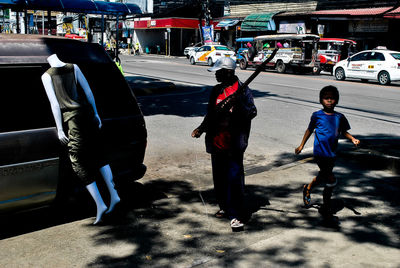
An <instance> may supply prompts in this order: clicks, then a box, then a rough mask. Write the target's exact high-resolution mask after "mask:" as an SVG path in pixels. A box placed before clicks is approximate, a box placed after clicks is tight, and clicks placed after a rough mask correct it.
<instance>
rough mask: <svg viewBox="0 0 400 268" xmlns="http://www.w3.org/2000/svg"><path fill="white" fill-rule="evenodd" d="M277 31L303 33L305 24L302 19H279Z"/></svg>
mask: <svg viewBox="0 0 400 268" xmlns="http://www.w3.org/2000/svg"><path fill="white" fill-rule="evenodd" d="M278 33H293V34H305V33H306V24H305V23H304V21H297V22H288V21H281V22H280V23H279V30H278Z"/></svg>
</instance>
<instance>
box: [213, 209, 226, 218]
mask: <svg viewBox="0 0 400 268" xmlns="http://www.w3.org/2000/svg"><path fill="white" fill-rule="evenodd" d="M215 217H216V218H225V217H226V213H225V210H223V209H220V210H218V211H217V213H215Z"/></svg>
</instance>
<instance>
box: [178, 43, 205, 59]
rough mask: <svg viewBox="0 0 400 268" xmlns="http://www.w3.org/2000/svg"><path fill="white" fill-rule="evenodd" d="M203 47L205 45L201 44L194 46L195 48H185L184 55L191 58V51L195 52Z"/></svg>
mask: <svg viewBox="0 0 400 268" xmlns="http://www.w3.org/2000/svg"><path fill="white" fill-rule="evenodd" d="M202 45H203V43H201V42H200V43H197V44H194V45H193V46H190V47H185V49H184V50H183V55H185V56H186V58H189V53H190V52H191V51H194V50H195V49H196V48H199V47H201V46H202Z"/></svg>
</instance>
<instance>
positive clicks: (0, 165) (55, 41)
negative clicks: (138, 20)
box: [0, 34, 147, 213]
mask: <svg viewBox="0 0 400 268" xmlns="http://www.w3.org/2000/svg"><path fill="white" fill-rule="evenodd" d="M52 54H57V56H58V57H59V58H60V60H62V61H64V62H69V63H75V64H77V65H78V66H79V67H80V69H81V70H82V72H83V73H84V75H85V77H86V78H87V80H88V82H89V84H90V86H91V89H92V91H93V95H94V97H95V100H96V105H97V109H98V112H99V115H100V117H101V119H102V123H103V127H102V129H101V132H102V135H103V137H102V141H104V143H103V144H102V146H103V147H104V149H105V155H106V157H107V161H108V163H109V164H110V166H111V168H112V171H113V174H114V178H115V183H116V185H117V187H118V183H120V182H122V181H123V180H128V179H130V180H136V179H139V178H141V177H142V176H143V175H144V173H145V170H146V167H145V166H144V165H143V159H144V154H145V148H146V143H147V141H146V140H147V132H146V126H145V121H144V117H143V115H142V112H141V110H140V108H139V106H138V103H137V101H136V98H135V96H134V94H133V92H132V90H131V89H130V87H129V85H128V84H127V82H126V81H125V79H124V77H123V76H122V74H121V72H120V71H119V70H118V68H117V66H116V65H115V63H114V62H113V61H112V60H111V58H110V57H109V56H108V55H107V53H106V52H105V51H104V49H103V48H102V47H101V46H100V45H98V44H93V43H86V42H81V41H78V40H72V39H67V38H64V37H54V36H53V37H51V36H41V35H12V34H0V73H1V77H2V81H1V83H2V85H1V100H2V104H1V105H0V122H1V124H0V213H4V212H10V211H20V210H25V209H30V208H36V207H39V206H44V205H49V204H51V203H52V202H53V201H54V200H55V198H56V197H57V196H60V194H61V195H62V194H63V191H65V188H63V186H64V185H68V186H70V184H69V182H70V181H74V176H75V175H74V174H73V172H72V169H71V167H70V162H69V160H68V157H67V153H66V149H65V147H63V146H61V145H60V142H59V140H58V136H57V131H56V127H55V121H54V118H53V114H52V112H51V108H50V103H49V100H48V98H47V96H46V92H45V89H44V87H43V84H42V81H41V76H42V74H43V73H44V72H45V71H46V70H47V69H48V68H49V67H50V66H49V64H48V63H47V60H46V59H47V57H49V56H50V55H52ZM76 181H78V179H77V178H76ZM77 185H79V183H78V184H77ZM82 187H83V185H82ZM64 193H65V192H64Z"/></svg>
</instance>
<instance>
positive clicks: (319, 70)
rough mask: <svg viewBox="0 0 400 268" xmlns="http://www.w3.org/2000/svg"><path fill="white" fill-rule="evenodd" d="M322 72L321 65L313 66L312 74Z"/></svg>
mask: <svg viewBox="0 0 400 268" xmlns="http://www.w3.org/2000/svg"><path fill="white" fill-rule="evenodd" d="M320 73H321V67H313V69H312V74H313V75H319V74H320Z"/></svg>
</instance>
